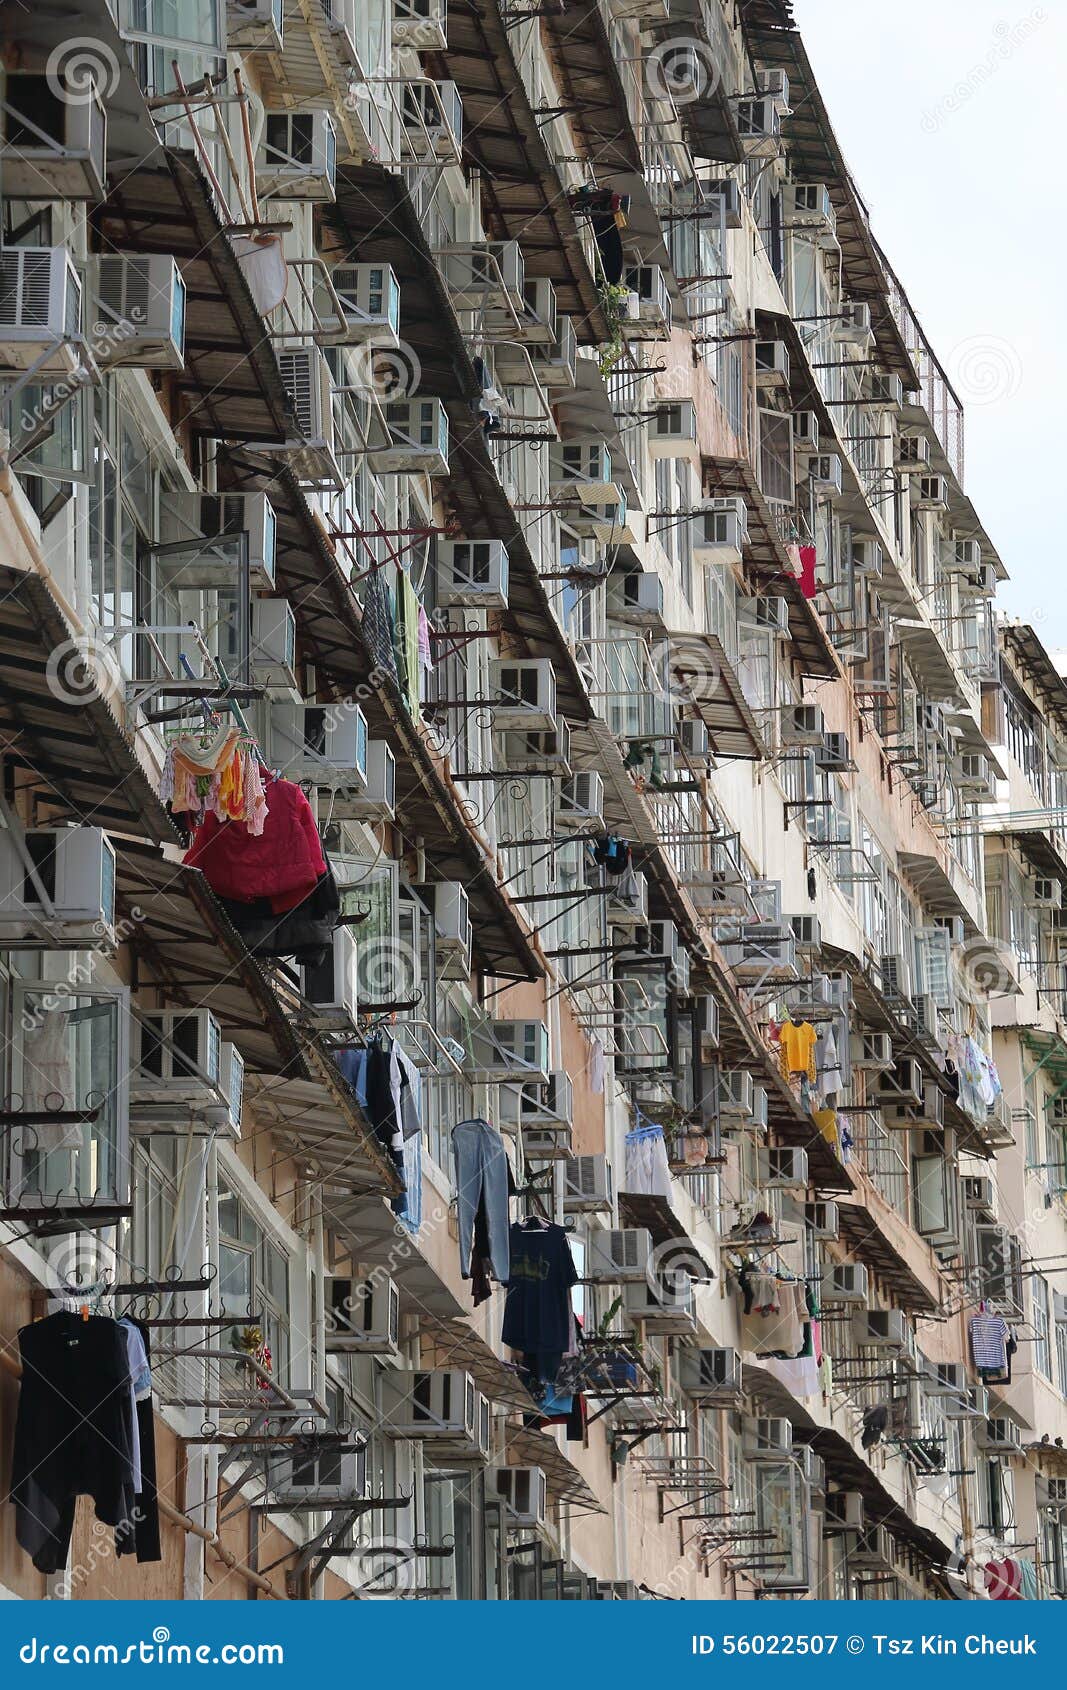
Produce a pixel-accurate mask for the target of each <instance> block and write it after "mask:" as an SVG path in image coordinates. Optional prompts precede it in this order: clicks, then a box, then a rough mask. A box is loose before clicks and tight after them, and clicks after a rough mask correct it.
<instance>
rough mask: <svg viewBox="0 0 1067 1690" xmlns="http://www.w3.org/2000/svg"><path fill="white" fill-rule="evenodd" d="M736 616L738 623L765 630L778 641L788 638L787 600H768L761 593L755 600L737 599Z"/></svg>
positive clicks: (768, 598)
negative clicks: (746, 623) (745, 623)
mask: <svg viewBox="0 0 1067 1690" xmlns="http://www.w3.org/2000/svg"><path fill="white" fill-rule="evenodd" d="M737 616H738V621H740V622H748V623H751V624H752V626H753V627H756V628H766V629H768V630H769V631H770V632H771V633H773V634H775V635H777V637H778V638H779V639H787V638H788V637H789V600H788V599H783V598H770V597H768V596H767V595H766V594H762V593H761V594H760V595H759V596H758V597H757V598H739V599H738V601H737Z"/></svg>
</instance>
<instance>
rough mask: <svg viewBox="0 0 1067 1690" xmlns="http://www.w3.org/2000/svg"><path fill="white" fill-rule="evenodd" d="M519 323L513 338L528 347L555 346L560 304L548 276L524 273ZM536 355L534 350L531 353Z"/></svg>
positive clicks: (557, 337) (557, 335)
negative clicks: (525, 274) (524, 279)
mask: <svg viewBox="0 0 1067 1690" xmlns="http://www.w3.org/2000/svg"><path fill="white" fill-rule="evenodd" d="M522 299H523V304H522V310H521V311H520V313H519V316H520V324H519V327H518V328H517V329H513V334H514V338H515V339H516V340H521V341H522V342H523V344H524V345H526V346H531V347H549V346H554V345H555V344H556V342H557V340H558V339H559V306H558V303H557V300H556V290H555V288H554V286H553V285H552V283H551V282H550V281H549V279H548V277H547V276H527V278H526V282H525V285H524V286H523V290H522ZM531 356H533V357H534V358H535V359H536V358H537V357H538V356H539V354H538V353H537V352H534V353H532V354H531Z"/></svg>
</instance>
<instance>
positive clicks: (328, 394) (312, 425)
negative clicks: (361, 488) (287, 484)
mask: <svg viewBox="0 0 1067 1690" xmlns="http://www.w3.org/2000/svg"><path fill="white" fill-rule="evenodd" d="M277 359H278V369H279V372H280V374H281V378H282V386H283V387H284V388H285V392H286V396H287V398H288V400H289V403H290V405H291V407H292V413H293V420H294V423H295V429H296V432H295V434H294V435H293V436H292V437H291V438H289V439H287V440H285V441H283V442H281V443H280V444H279V445H278V446H277V447H276V448H275V450H277V451H279V452H284V453H285V454H286V456H287V457H288V459H289V461H290V463H291V465H292V468H293V472H294V474H295V475H296V478H297V480H298V481H301V482H306V483H309V484H311V485H313V486H319V485H325V486H329V487H335V486H337V485H338V484H339V483H340V482H341V476H340V471H339V470H338V467H337V462H336V460H335V458H334V452H333V448H334V427H333V377H332V376H331V374H330V366H329V364H328V363H327V362H326V359H325V357H324V355H323V354H322V352H320V350H319V348H318V347H317V346H295V347H293V348H292V349H291V350H289V351H281V352H279V353H277Z"/></svg>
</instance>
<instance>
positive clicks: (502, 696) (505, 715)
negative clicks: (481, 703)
mask: <svg viewBox="0 0 1067 1690" xmlns="http://www.w3.org/2000/svg"><path fill="white" fill-rule="evenodd" d="M489 691H490V695H491V705H492V716H493V727H494V729H496V730H497V731H498V732H499V731H501V730H504V729H508V728H514V729H517V730H524V729H536V730H540V731H543V732H545V733H551V732H553V730H554V729H555V726H556V675H555V671H554V669H553V668H552V662H551V659H550V658H547V657H539V658H532V659H530V660H529V661H527V662H515V661H514V660H513V659H511V658H500V659H496V660H494V661H493V662H491V663H490V665H489Z"/></svg>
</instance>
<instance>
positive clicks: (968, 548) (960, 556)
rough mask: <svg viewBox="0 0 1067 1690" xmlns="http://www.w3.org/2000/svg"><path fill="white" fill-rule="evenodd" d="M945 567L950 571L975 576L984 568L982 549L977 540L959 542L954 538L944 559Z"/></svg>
mask: <svg viewBox="0 0 1067 1690" xmlns="http://www.w3.org/2000/svg"><path fill="white" fill-rule="evenodd" d="M944 562H945V566H946V568H947V569H949V570H950V571H962V572H963V573H964V574H965V575H970V574H973V573H974V571H975V570H977V569H981V567H982V548H981V545H980V544H979V542H978V541H977V540H958V539H957V538H956V536H955V535H953V537H952V542H951V545H950V546H949V548H948V550H947V555H946V556H945V558H944Z"/></svg>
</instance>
